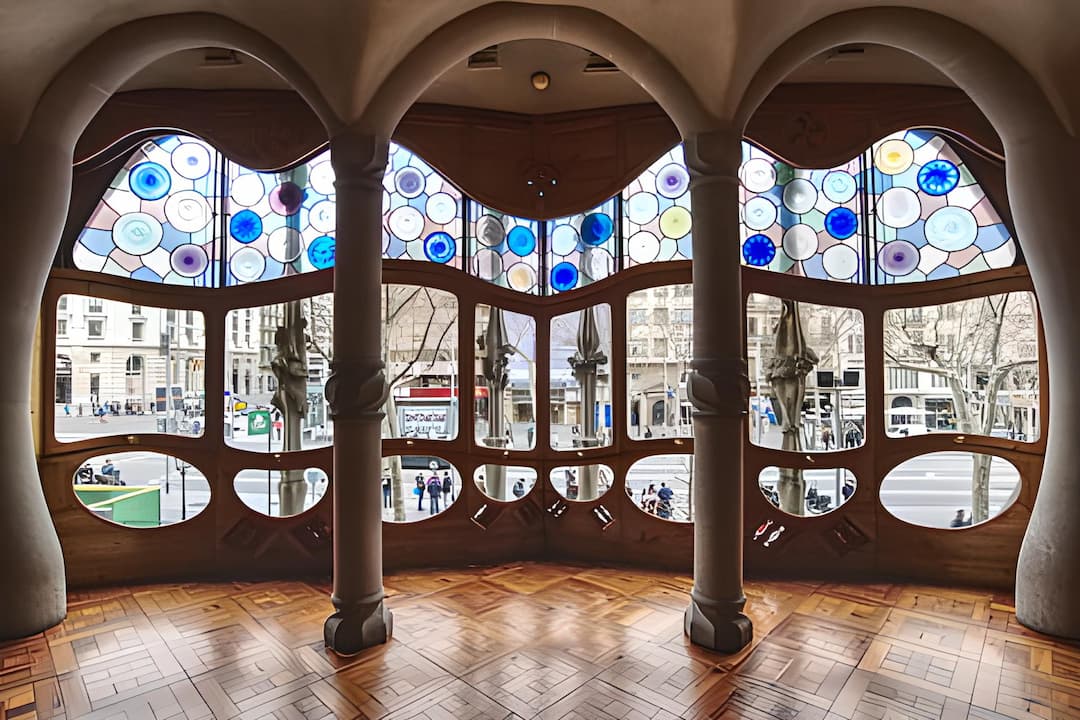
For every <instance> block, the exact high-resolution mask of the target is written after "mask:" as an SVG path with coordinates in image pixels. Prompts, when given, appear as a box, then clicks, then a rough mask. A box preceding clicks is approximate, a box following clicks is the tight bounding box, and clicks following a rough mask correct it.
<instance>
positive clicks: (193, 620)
mask: <svg viewBox="0 0 1080 720" xmlns="http://www.w3.org/2000/svg"><path fill="white" fill-rule="evenodd" d="M691 585H692V583H691V580H690V578H688V577H683V576H675V575H668V574H662V573H650V572H641V571H629V570H625V569H620V570H614V569H612V570H607V569H600V568H580V567H571V566H564V565H547V564H521V565H506V566H500V567H493V568H484V569H470V570H465V571H462V570H455V571H431V572H412V573H409V574H400V575H394V576H389V577H387V578H386V589H387V595H388V598H389V599H388V603H389V605H390V606H391V608H392V610H393V612H394V616H395V622H394V633H395V634H394V639H393V640H392V641H391V642H390V643H389V644H388V645H386V646H384V647H380V648H375V649H372V650H370V651H368V652H365V653H363V654H361V655H360V656H357V657H353V658H340V657H337V656H335V655H333V654H332V653H328V652H327V651H326V650H325V649H324V648H323V646H322V622H323V619H324V618H325V617H326V615H327V614H328V613H329V612H330V603H329V599H328V597H329V587H328V586H326V585H325V584H323V583H305V582H297V581H280V582H270V583H216V584H213V583H190V584H176V585H158V586H150V587H130V588H110V589H104V590H96V591H89V592H80V593H77V594H73V595H72V596H71V603H70V606H69V614H68V617H67V619H66V620H65V621H64V622H63V624H61V625H60V626H58V627H55V628H53V629H51V630H49V631H48V632H46V633H44V634H42V635H37V636H35V637H31V638H27V639H25V640H21V641H19V642H11V643H6V644H0V720H32V719H34V718H43V719H45V718H49V719H53V720H74V719H75V718H90V719H92V720H104V719H105V718H110V719H113V718H116V719H121V718H122V719H127V720H137V719H138V720H141V719H142V718H153V719H154V720H166V719H169V720H171V719H174V718H175V719H177V720H179V719H182V718H190V719H192V720H194V719H196V718H219V719H220V720H226V719H232V718H239V719H242V720H257V719H261V718H275V719H277V720H301V719H304V720H317V719H320V718H388V719H389V718H395V719H396V718H402V719H404V718H409V719H410V720H447V719H453V720H458V719H461V720H480V719H484V718H491V719H492V720H510V719H524V718H542V719H545V720H547V719H550V720H555V719H558V720H570V719H572V718H581V719H585V720H607V719H608V718H612V719H614V718H630V719H632V720H636V719H644V718H650V719H655V720H662V719H666V718H687V719H691V718H692V719H695V720H697V719H702V718H721V719H724V720H728V719H733V718H749V719H752V720H837V719H839V718H845V719H848V720H895V719H898V718H912V719H914V720H1000V719H1001V718H1016V719H1018V720H1060V719H1062V718H1080V645H1073V644H1068V643H1064V642H1060V641H1054V640H1052V639H1050V638H1047V637H1042V636H1039V635H1038V634H1036V633H1033V632H1031V631H1029V630H1027V629H1025V628H1023V627H1021V626H1020V625H1019V624H1017V622H1016V618H1015V615H1014V613H1013V608H1012V607H1011V600H1010V599H1009V598H1007V597H1002V596H1001V595H1000V594H995V593H992V592H986V593H980V592H975V591H971V590H949V589H944V588H932V587H915V586H902V585H880V584H879V585H838V584H813V583H806V582H800V583H793V582H792V583H783V582H751V583H748V584H747V589H746V591H747V597H748V598H749V602H748V604H747V612H748V614H749V615H750V616H751V617H752V618H753V620H754V623H755V636H754V642H753V644H752V645H751V646H750V647H749V648H747V649H746V650H744V651H743V652H741V653H739V654H737V655H734V656H723V655H716V654H713V653H710V652H707V651H705V650H702V649H701V648H697V647H694V646H691V645H690V644H689V643H688V642H687V640H686V639H685V637H684V636H683V630H682V612H683V609H684V608H685V607H686V604H687V594H688V592H689V590H690V587H691Z"/></svg>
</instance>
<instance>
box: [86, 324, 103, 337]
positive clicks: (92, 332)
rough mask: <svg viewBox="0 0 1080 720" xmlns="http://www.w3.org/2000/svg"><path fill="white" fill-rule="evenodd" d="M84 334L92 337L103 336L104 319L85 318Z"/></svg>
mask: <svg viewBox="0 0 1080 720" xmlns="http://www.w3.org/2000/svg"><path fill="white" fill-rule="evenodd" d="M86 335H87V336H88V337H92V338H103V337H105V321H104V320H87V321H86Z"/></svg>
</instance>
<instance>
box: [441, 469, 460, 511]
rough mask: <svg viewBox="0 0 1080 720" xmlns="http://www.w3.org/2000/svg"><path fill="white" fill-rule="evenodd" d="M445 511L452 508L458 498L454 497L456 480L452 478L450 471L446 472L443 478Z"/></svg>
mask: <svg viewBox="0 0 1080 720" xmlns="http://www.w3.org/2000/svg"><path fill="white" fill-rule="evenodd" d="M442 494H443V509H446V508H448V507H450V503H452V502H453V501H454V500H456V499H457V498H455V497H454V479H453V478H452V477H450V471H449V470H444V471H443V476H442Z"/></svg>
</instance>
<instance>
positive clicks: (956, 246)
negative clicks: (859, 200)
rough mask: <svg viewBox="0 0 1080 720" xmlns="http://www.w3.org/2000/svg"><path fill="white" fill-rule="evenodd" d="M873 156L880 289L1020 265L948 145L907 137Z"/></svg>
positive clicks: (890, 140)
mask: <svg viewBox="0 0 1080 720" xmlns="http://www.w3.org/2000/svg"><path fill="white" fill-rule="evenodd" d="M871 152H872V154H873V158H874V173H873V183H872V185H871V187H872V189H873V190H872V194H871V197H870V203H871V206H872V213H873V218H874V224H875V240H876V253H877V271H876V275H877V277H876V278H875V280H874V281H875V282H877V283H898V282H918V281H921V280H939V279H942V278H950V277H957V276H959V275H966V274H968V273H973V272H979V271H982V270H990V269H993V268H1005V267H1011V266H1012V265H1013V263H1014V262H1015V261H1016V241H1015V240H1013V238H1012V235H1011V234H1010V233H1009V230H1008V228H1006V227H1005V224H1004V223H1002V222H1001V217H1000V216H999V215H998V213H997V211H996V210H995V209H994V206H993V205H992V204H991V202H990V198H988V197H987V196H986V193H985V192H984V191H983V189H982V188H981V187H980V186H979V184H978V182H976V181H975V178H974V176H972V174H971V172H970V171H969V170H968V168H967V166H966V165H964V163H963V161H962V160H961V159H960V157H959V156H958V155H957V154H956V152H955V151H954V150H953V149H952V148H951V147H949V144H948V143H947V142H946V141H945V138H943V137H941V136H940V135H936V134H934V133H932V132H929V131H926V130H908V131H906V132H899V133H895V134H893V135H890V136H889V137H887V138H885V139H883V140H882V141H881V142H878V143H875V144H874V146H873V148H872V149H871Z"/></svg>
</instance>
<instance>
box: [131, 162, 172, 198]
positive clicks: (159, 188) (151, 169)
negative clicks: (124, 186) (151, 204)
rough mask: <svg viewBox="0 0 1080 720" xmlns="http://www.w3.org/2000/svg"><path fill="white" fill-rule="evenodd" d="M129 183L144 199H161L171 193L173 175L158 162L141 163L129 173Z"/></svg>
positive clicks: (132, 190) (132, 189) (134, 191)
mask: <svg viewBox="0 0 1080 720" xmlns="http://www.w3.org/2000/svg"><path fill="white" fill-rule="evenodd" d="M128 185H129V186H130V187H131V192H133V193H135V194H136V195H138V196H139V197H140V198H142V199H143V200H160V199H161V198H163V197H165V196H166V195H168V194H169V188H171V187H172V176H171V175H169V171H168V170H166V169H165V168H164V166H162V165H159V164H158V163H156V162H144V163H139V164H138V165H136V166H135V167H133V168H131V172H130V173H128Z"/></svg>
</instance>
